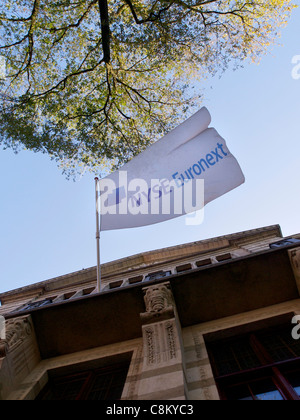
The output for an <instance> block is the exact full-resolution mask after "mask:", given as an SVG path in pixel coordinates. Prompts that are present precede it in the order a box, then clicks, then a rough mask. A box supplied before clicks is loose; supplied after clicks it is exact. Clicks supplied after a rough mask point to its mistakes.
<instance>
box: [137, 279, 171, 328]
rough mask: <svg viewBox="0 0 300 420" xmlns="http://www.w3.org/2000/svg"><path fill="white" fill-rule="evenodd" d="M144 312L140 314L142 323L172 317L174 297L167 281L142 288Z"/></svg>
mask: <svg viewBox="0 0 300 420" xmlns="http://www.w3.org/2000/svg"><path fill="white" fill-rule="evenodd" d="M144 293H145V296H144V300H145V305H146V312H144V313H142V314H141V320H142V322H143V323H144V324H146V323H150V322H155V321H158V320H159V321H161V320H162V319H169V318H174V316H175V314H174V307H175V303H174V299H173V295H172V292H171V290H170V284H169V283H163V284H158V285H155V286H150V287H147V288H145V289H144Z"/></svg>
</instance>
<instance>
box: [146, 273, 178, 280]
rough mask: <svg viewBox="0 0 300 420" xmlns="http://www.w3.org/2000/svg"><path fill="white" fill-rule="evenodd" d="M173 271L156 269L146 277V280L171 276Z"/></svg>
mask: <svg viewBox="0 0 300 420" xmlns="http://www.w3.org/2000/svg"><path fill="white" fill-rule="evenodd" d="M171 274H172V273H171V271H156V272H155V273H150V274H148V275H147V276H146V277H145V281H153V280H159V279H162V278H164V277H168V276H171Z"/></svg>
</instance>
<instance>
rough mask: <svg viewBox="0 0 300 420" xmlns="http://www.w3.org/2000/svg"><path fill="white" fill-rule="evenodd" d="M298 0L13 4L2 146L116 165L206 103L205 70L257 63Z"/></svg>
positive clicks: (2, 28)
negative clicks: (202, 93)
mask: <svg viewBox="0 0 300 420" xmlns="http://www.w3.org/2000/svg"><path fill="white" fill-rule="evenodd" d="M293 7H294V6H293V4H292V3H291V0H271V1H263V0H254V1H244V0H168V1H166V0H54V1H50V2H49V1H46V0H3V2H2V4H1V5H0V39H1V41H0V56H2V57H5V60H6V65H7V77H6V80H5V81H3V82H2V87H1V92H2V93H1V98H0V101H1V115H0V142H1V144H2V146H4V147H12V148H13V149H14V150H16V151H17V150H19V149H22V148H26V149H30V150H33V151H41V152H44V153H49V154H50V155H51V156H52V157H53V158H55V159H57V160H60V161H62V162H64V163H65V164H66V163H69V164H70V165H71V166H76V165H80V164H81V165H85V166H89V167H94V166H100V167H101V166H102V167H103V165H108V166H109V167H112V166H114V167H117V166H119V165H120V164H122V163H124V162H126V161H127V160H129V159H130V158H132V156H134V155H136V154H137V153H139V152H140V151H141V150H143V149H144V148H145V147H147V145H149V144H150V143H151V142H153V141H155V140H157V138H159V137H160V136H161V135H162V134H164V133H165V132H166V131H168V130H169V129H170V128H172V127H174V126H175V125H176V124H178V123H179V122H181V121H182V120H183V119H185V118H186V117H187V116H188V113H189V112H190V111H191V109H192V107H193V106H199V94H198V95H195V94H194V92H193V90H192V88H191V86H192V83H193V82H194V81H195V80H199V79H200V80H201V77H202V76H203V75H204V74H207V73H210V74H213V73H215V72H217V71H222V70H225V69H226V68H227V67H228V65H229V63H233V64H234V65H238V64H239V63H241V62H242V61H244V60H245V59H247V58H250V59H252V60H257V59H258V58H259V57H260V56H261V54H262V53H263V52H264V51H266V48H267V47H268V45H269V44H270V43H272V42H273V41H274V40H275V39H276V36H277V32H278V30H279V28H280V27H282V26H283V25H285V24H286V22H287V20H288V18H289V16H290V13H291V10H292V8H293Z"/></svg>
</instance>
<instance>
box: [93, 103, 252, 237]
mask: <svg viewBox="0 0 300 420" xmlns="http://www.w3.org/2000/svg"><path fill="white" fill-rule="evenodd" d="M210 122H211V117H210V114H209V112H208V110H207V109H206V108H202V109H200V110H199V111H198V112H197V113H196V114H194V115H193V116H192V117H190V118H189V119H188V120H186V121H185V122H184V123H182V124H180V125H179V126H178V127H177V128H175V129H174V130H172V131H171V132H170V133H169V134H167V135H166V136H164V137H163V138H162V139H160V140H159V141H157V142H156V143H154V144H153V145H151V146H150V147H148V148H147V149H146V150H145V151H144V152H142V153H141V154H139V155H138V156H136V157H135V158H133V159H132V160H131V161H130V162H128V163H127V164H125V165H124V166H123V167H122V168H121V169H120V170H118V171H115V172H114V173H112V174H111V175H109V176H107V177H106V178H104V179H101V180H100V183H99V185H100V194H101V195H100V199H101V230H102V231H104V230H113V229H125V228H133V227H140V226H146V225H151V224H154V223H159V222H163V221H165V220H169V219H172V218H174V217H178V216H181V215H184V214H189V213H191V212H194V211H197V210H199V209H202V208H203V207H204V205H205V204H207V203H209V202H210V201H212V200H214V199H215V198H218V197H220V196H221V195H223V194H225V193H227V192H229V191H231V190H232V189H234V188H236V187H238V186H239V185H241V184H242V183H244V182H245V178H244V175H243V173H242V171H241V168H240V166H239V164H238V162H237V160H236V159H235V158H234V156H233V155H232V154H231V153H230V151H229V150H228V148H227V145H226V142H225V140H224V139H223V138H222V137H221V136H220V135H219V134H218V133H217V131H216V130H215V129H214V128H208V126H209V124H210Z"/></svg>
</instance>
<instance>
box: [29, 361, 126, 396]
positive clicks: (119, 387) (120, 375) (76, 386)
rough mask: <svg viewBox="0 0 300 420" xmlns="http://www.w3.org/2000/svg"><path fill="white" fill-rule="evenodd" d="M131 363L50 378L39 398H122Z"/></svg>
mask: <svg viewBox="0 0 300 420" xmlns="http://www.w3.org/2000/svg"><path fill="white" fill-rule="evenodd" d="M128 369H129V363H125V364H119V365H114V366H110V367H105V368H101V369H96V370H89V371H85V372H79V373H74V374H72V375H67V376H60V377H54V378H51V377H50V378H49V381H48V384H47V385H46V386H45V388H44V389H43V390H42V391H41V392H40V394H39V395H38V397H37V398H36V399H37V400H56V401H75V400H82V401H93V400H95V401H106V400H120V399H121V396H122V392H123V388H124V385H125V381H126V377H127V374H128Z"/></svg>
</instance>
